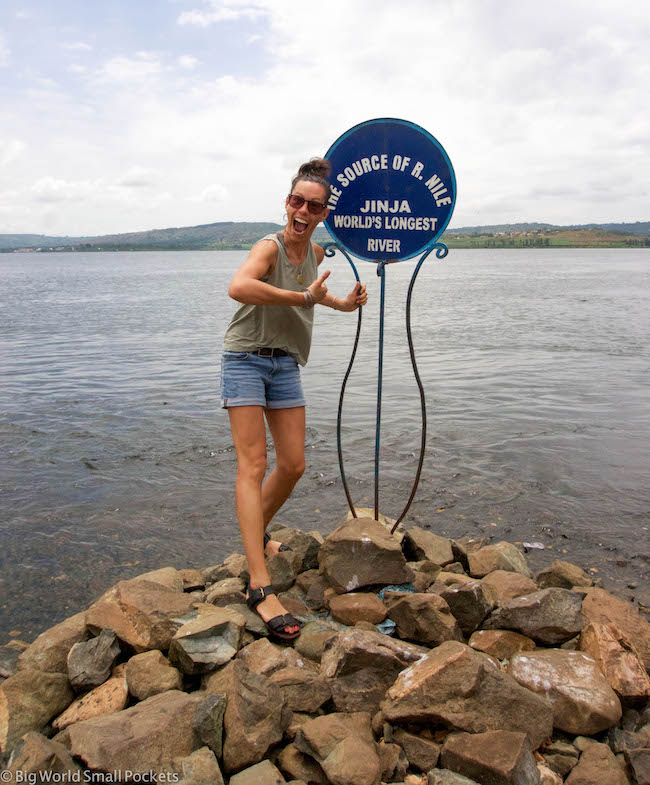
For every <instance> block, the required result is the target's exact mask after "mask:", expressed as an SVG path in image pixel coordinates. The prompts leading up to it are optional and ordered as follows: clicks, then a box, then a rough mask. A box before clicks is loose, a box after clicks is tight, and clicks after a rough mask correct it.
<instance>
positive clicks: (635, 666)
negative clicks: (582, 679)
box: [580, 623, 650, 702]
mask: <svg viewBox="0 0 650 785" xmlns="http://www.w3.org/2000/svg"><path fill="white" fill-rule="evenodd" d="M580 651H583V652H584V653H585V654H588V655H589V656H590V657H592V658H593V659H594V660H595V661H596V663H597V665H598V667H599V668H600V670H601V671H602V672H603V674H604V675H605V678H606V679H607V681H608V682H609V683H610V685H611V686H612V688H613V689H614V691H615V692H616V694H617V695H618V696H619V697H620V698H622V699H624V700H628V701H632V702H637V701H642V700H644V699H646V698H648V697H650V676H648V673H647V671H646V669H645V667H644V665H643V661H642V660H641V657H640V656H639V653H638V651H637V650H636V647H635V646H634V644H633V643H632V642H631V641H630V640H629V639H628V638H627V637H626V636H625V635H624V634H623V633H622V632H621V630H619V628H618V627H617V626H616V625H615V624H598V623H592V624H588V625H587V626H586V627H585V628H584V630H583V631H582V633H581V634H580Z"/></svg>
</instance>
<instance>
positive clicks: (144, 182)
mask: <svg viewBox="0 0 650 785" xmlns="http://www.w3.org/2000/svg"><path fill="white" fill-rule="evenodd" d="M157 181H158V177H157V175H156V173H155V172H154V171H153V170H151V169H147V167H145V166H133V167H131V168H130V169H129V170H128V172H125V173H124V174H123V175H122V176H121V177H118V178H117V180H116V182H115V184H116V185H118V186H122V187H124V188H150V187H151V186H154V185H156V183H157Z"/></svg>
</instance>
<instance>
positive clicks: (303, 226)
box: [293, 218, 307, 234]
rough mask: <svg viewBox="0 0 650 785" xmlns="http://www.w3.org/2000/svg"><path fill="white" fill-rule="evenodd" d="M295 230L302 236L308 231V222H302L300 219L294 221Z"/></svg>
mask: <svg viewBox="0 0 650 785" xmlns="http://www.w3.org/2000/svg"><path fill="white" fill-rule="evenodd" d="M293 230H294V232H296V234H302V233H303V232H305V231H307V222H306V221H301V220H300V218H294V219H293Z"/></svg>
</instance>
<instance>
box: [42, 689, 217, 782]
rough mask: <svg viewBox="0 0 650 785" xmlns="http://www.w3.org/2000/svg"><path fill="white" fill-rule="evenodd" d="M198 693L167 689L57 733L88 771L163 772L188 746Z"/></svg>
mask: <svg viewBox="0 0 650 785" xmlns="http://www.w3.org/2000/svg"><path fill="white" fill-rule="evenodd" d="M202 697H203V695H200V696H199V695H188V694H187V693H185V692H180V691H178V690H171V691H170V692H165V693H163V694H161V695H154V696H153V697H152V698H147V700H144V701H141V702H140V703H137V704H136V705H135V706H132V707H131V708H130V709H124V711H118V712H117V713H115V714H108V715H105V716H102V717H95V718H93V719H90V720H84V721H82V722H76V723H75V724H74V725H70V726H68V727H67V728H66V729H65V730H64V731H62V732H61V733H60V734H59V736H58V737H57V738H61V741H62V742H63V743H64V744H65V745H66V746H67V747H68V749H69V750H70V753H71V754H72V755H73V756H74V757H76V758H80V759H81V760H83V762H84V763H85V764H86V766H87V767H88V768H89V769H91V770H93V771H123V772H124V771H131V772H134V774H136V775H144V774H146V773H148V772H150V771H165V770H167V771H169V770H170V769H171V768H172V763H173V760H174V758H179V757H187V756H188V755H190V753H191V752H192V750H193V749H194V730H193V719H194V712H195V711H196V707H197V706H198V704H199V703H200V702H201V700H202Z"/></svg>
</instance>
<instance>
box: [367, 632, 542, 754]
mask: <svg viewBox="0 0 650 785" xmlns="http://www.w3.org/2000/svg"><path fill="white" fill-rule="evenodd" d="M381 710H382V712H383V714H384V716H385V718H386V719H387V720H388V721H389V722H396V723H402V724H404V723H429V722H432V723H440V724H443V725H446V726H447V727H450V728H454V729H458V730H465V731H468V732H470V733H484V732H486V731H491V730H514V731H524V732H526V733H527V734H528V736H529V739H530V741H531V745H532V748H533V749H537V747H539V746H540V744H541V743H542V742H543V741H544V740H545V739H546V738H548V737H550V735H551V731H552V728H553V710H552V707H551V704H550V703H549V702H548V701H547V700H546V699H545V698H542V697H540V696H539V695H535V694H534V693H533V692H531V691H530V690H528V689H526V688H525V687H522V686H521V685H519V684H518V683H517V682H516V681H515V680H514V679H513V678H511V677H510V676H508V675H507V674H505V673H502V672H501V671H500V670H499V669H498V668H497V667H496V666H495V665H494V664H493V663H492V661H491V660H490V659H489V658H488V657H487V656H486V655H484V654H480V653H479V652H476V651H474V650H473V649H471V648H470V647H469V646H465V645H464V644H462V643H458V642H456V641H448V642H446V643H443V644H441V645H440V646H438V647H437V648H436V649H433V650H432V651H431V652H429V653H428V654H427V655H426V656H425V657H423V658H422V659H421V660H419V661H418V662H416V663H415V664H414V665H411V666H410V667H409V668H407V669H406V670H404V671H402V673H400V675H399V676H398V677H397V679H396V681H395V684H394V685H393V686H392V687H391V688H390V689H389V690H388V692H387V693H386V699H385V700H384V702H383V703H382V705H381Z"/></svg>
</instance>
